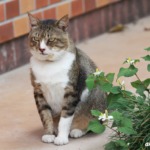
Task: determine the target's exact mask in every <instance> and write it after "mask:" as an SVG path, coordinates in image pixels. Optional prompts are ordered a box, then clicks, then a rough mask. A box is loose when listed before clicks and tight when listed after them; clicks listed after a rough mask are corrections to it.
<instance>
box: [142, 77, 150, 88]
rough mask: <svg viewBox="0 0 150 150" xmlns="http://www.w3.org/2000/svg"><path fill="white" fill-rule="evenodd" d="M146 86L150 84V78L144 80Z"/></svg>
mask: <svg viewBox="0 0 150 150" xmlns="http://www.w3.org/2000/svg"><path fill="white" fill-rule="evenodd" d="M143 83H144V86H145V88H147V87H148V86H149V85H150V78H148V79H146V80H144V81H143Z"/></svg>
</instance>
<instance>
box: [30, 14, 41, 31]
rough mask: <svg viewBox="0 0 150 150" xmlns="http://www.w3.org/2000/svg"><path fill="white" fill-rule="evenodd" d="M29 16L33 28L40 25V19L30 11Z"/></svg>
mask: <svg viewBox="0 0 150 150" xmlns="http://www.w3.org/2000/svg"><path fill="white" fill-rule="evenodd" d="M28 16H29V20H30V24H31V29H32V28H36V27H37V26H38V25H39V22H40V20H39V19H38V18H36V17H34V16H33V15H31V14H30V13H28Z"/></svg>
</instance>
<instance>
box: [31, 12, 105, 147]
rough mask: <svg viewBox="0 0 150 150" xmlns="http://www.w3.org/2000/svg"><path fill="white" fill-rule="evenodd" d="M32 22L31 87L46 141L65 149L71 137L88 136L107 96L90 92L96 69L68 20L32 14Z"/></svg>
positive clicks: (97, 92)
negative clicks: (90, 78)
mask: <svg viewBox="0 0 150 150" xmlns="http://www.w3.org/2000/svg"><path fill="white" fill-rule="evenodd" d="M29 18H30V22H31V31H30V33H29V45H30V52H31V53H32V55H33V56H32V58H31V61H30V63H31V83H32V85H33V88H34V97H35V102H36V105H37V109H38V112H39V115H40V117H41V121H42V123H43V126H44V129H45V133H44V135H43V137H42V141H43V142H46V143H51V142H54V144H56V145H64V144H67V143H68V142H69V140H68V136H69V134H70V136H71V137H74V138H78V137H80V136H83V135H85V134H86V129H87V126H88V123H89V121H90V120H91V119H92V116H91V114H90V110H91V109H99V110H100V111H104V110H105V107H106V101H105V100H106V94H105V93H103V92H102V91H99V89H98V88H96V89H94V90H92V91H88V90H87V89H86V85H85V80H86V78H87V76H88V75H89V74H91V73H93V72H94V71H95V70H96V65H95V64H94V63H93V61H92V60H91V59H90V58H89V57H88V56H87V55H86V54H84V53H83V52H82V51H81V50H79V49H77V48H76V47H75V45H74V44H73V42H72V40H71V38H70V37H69V35H68V32H67V28H68V16H64V17H63V18H61V19H60V20H58V21H57V20H45V21H40V20H39V19H37V18H35V17H33V16H32V15H30V14H29ZM54 134H55V135H54Z"/></svg>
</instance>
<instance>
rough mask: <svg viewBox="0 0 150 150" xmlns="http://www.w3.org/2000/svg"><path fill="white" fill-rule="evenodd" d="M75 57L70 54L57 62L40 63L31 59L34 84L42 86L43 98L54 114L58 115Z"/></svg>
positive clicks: (67, 53)
mask: <svg viewBox="0 0 150 150" xmlns="http://www.w3.org/2000/svg"><path fill="white" fill-rule="evenodd" d="M74 59H75V55H74V54H73V53H70V52H66V54H65V55H64V56H63V57H62V58H61V59H60V60H57V61H54V62H47V61H40V60H38V59H36V58H34V57H32V58H31V60H30V62H31V68H32V71H33V73H34V75H35V77H36V82H37V83H40V84H41V86H42V91H43V94H44V97H45V98H46V100H47V102H48V104H49V105H50V106H51V108H52V110H53V111H54V113H56V114H57V113H60V111H61V107H62V101H63V96H64V88H65V87H66V85H67V83H68V81H69V76H68V72H69V70H70V69H71V66H72V63H73V61H74Z"/></svg>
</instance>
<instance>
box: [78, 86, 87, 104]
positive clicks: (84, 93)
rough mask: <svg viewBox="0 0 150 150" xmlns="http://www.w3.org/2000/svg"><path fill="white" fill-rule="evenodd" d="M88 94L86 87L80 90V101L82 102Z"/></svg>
mask: <svg viewBox="0 0 150 150" xmlns="http://www.w3.org/2000/svg"><path fill="white" fill-rule="evenodd" d="M88 95H89V90H88V89H87V88H86V89H85V90H84V91H83V92H82V95H81V98H80V99H81V101H82V102H84V101H86V99H87V97H88Z"/></svg>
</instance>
